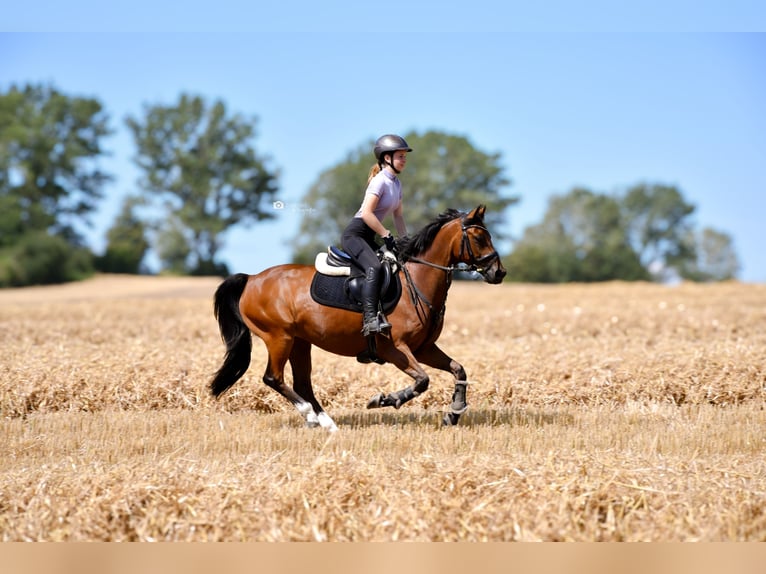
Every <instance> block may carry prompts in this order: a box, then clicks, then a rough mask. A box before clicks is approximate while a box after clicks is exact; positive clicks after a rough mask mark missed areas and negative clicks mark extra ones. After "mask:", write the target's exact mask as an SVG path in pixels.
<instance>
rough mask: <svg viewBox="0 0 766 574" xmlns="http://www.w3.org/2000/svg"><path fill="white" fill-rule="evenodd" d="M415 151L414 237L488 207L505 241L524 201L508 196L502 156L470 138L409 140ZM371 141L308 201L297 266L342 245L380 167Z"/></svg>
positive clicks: (411, 174) (409, 211) (408, 194)
mask: <svg viewBox="0 0 766 574" xmlns="http://www.w3.org/2000/svg"><path fill="white" fill-rule="evenodd" d="M404 138H405V139H406V140H407V143H409V144H410V146H411V147H412V148H413V149H414V152H413V153H411V154H410V155H409V156H408V158H407V169H406V170H405V171H404V172H403V173H402V175H401V180H402V185H403V189H404V204H405V206H404V208H405V213H404V218H405V221H406V223H407V228H408V230H409V231H410V232H414V231H417V230H418V229H420V228H421V227H422V226H423V225H425V224H426V223H428V222H429V221H431V219H433V218H434V217H435V216H436V215H438V214H439V213H441V212H442V211H444V210H446V209H447V208H450V207H453V208H456V209H464V210H469V209H473V208H474V207H476V206H477V205H478V204H480V203H483V204H485V205H487V217H486V221H487V224H488V225H489V227H490V229H492V230H493V233H494V234H495V237H496V239H498V240H502V239H503V237H504V236H503V234H502V233H501V231H502V224H504V223H505V209H506V208H507V207H508V206H510V205H513V204H514V203H516V202H517V201H518V198H517V197H512V196H508V195H504V194H503V192H504V190H505V188H506V187H508V186H509V185H510V183H511V182H510V180H508V179H507V178H506V176H505V174H504V169H503V167H502V165H501V161H500V160H501V157H500V154H499V153H485V152H483V151H481V150H479V149H477V148H476V147H474V146H473V144H472V143H471V142H470V141H469V140H468V139H467V138H465V137H462V136H457V135H450V134H446V133H443V132H437V131H429V132H426V133H424V134H422V135H421V134H418V133H416V132H411V133H407V134H405V135H404ZM373 145H374V141H372V140H370V141H368V142H366V143H364V144H363V145H361V146H359V147H358V148H357V149H355V150H353V151H352V152H350V153H349V154H348V155H347V156H346V158H345V159H344V160H343V161H342V162H340V163H338V164H337V165H336V166H334V167H332V168H330V169H328V170H326V171H324V172H323V173H321V174H320V175H319V178H318V179H317V181H316V182H315V183H314V184H313V185H312V186H311V187H310V188H309V190H308V192H307V193H306V195H305V196H304V198H303V206H304V209H303V218H302V220H301V224H300V229H299V232H298V235H297V236H296V237H295V238H294V239H293V241H292V246H293V261H295V262H299V263H310V262H313V260H314V256H315V255H316V253H317V252H318V251H323V250H324V249H326V247H327V245H328V244H332V243H336V244H337V243H338V241H339V240H340V235H341V232H342V231H343V229H344V228H345V227H346V225H347V224H348V222H349V221H350V219H351V218H352V217H353V215H354V213H355V212H356V211H357V210H358V209H359V206H360V205H361V203H362V198H363V196H364V190H365V188H366V187H367V175H368V173H369V170H370V168H371V167H372V165H373V164H374V163H375V158H374V156H373V154H372V148H373Z"/></svg>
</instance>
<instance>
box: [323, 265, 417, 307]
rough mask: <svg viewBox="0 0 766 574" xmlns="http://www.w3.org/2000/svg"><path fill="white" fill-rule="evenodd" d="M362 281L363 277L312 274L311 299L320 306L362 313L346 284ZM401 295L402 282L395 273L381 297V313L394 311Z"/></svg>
mask: <svg viewBox="0 0 766 574" xmlns="http://www.w3.org/2000/svg"><path fill="white" fill-rule="evenodd" d="M354 280H359V281H363V280H364V278H363V277H352V278H349V277H331V276H329V275H322V274H321V273H314V279H312V281H311V298H312V299H314V301H316V302H317V303H319V304H320V305H327V306H328V307H336V308H338V309H345V310H347V311H355V312H357V313H361V312H362V303H361V302H360V301H358V300H357V299H356V298H355V297H353V296H352V295H351V294H350V291H353V289H350V288H349V287H348V286H347V285H346V284H347V283H348V282H349V281H354ZM401 294H402V282H401V281H400V280H399V274H398V273H396V274H394V276H393V277H392V278H391V284H390V285H389V287H388V290H387V291H386V292H385V293H383V296H382V297H381V301H380V303H381V306H382V307H383V312H384V313H386V314H388V313H390V312H391V311H393V310H394V308H395V307H396V304H397V303H398V302H399V297H400V296H401Z"/></svg>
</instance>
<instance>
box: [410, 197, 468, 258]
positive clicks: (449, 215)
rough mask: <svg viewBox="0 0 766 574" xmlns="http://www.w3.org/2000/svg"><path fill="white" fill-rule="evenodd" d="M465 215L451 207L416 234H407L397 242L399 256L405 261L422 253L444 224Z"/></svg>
mask: <svg viewBox="0 0 766 574" xmlns="http://www.w3.org/2000/svg"><path fill="white" fill-rule="evenodd" d="M465 215H466V214H465V213H463V212H462V211H458V210H457V209H451V208H450V209H448V210H447V211H445V212H444V213H441V214H439V215H437V216H436V218H434V220H433V221H431V223H428V224H426V226H425V227H423V229H421V230H420V231H418V232H417V233H416V234H415V235H407V236H405V237H402V238H400V239H399V240H398V241H397V242H396V247H397V249H398V250H399V256H400V257H401V258H402V260H403V261H407V260H408V259H409V258H410V257H416V256H418V255H420V254H421V253H423V252H424V251H425V250H426V249H428V248H429V247H430V246H431V243H433V241H434V239H435V238H436V234H437V233H439V230H440V229H441V228H442V227H444V225H446V224H447V223H449V222H450V221H453V220H455V219H457V218H458V217H465Z"/></svg>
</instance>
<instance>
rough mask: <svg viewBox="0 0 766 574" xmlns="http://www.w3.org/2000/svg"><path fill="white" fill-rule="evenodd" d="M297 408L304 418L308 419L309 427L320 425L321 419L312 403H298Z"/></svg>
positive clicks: (307, 424)
mask: <svg viewBox="0 0 766 574" xmlns="http://www.w3.org/2000/svg"><path fill="white" fill-rule="evenodd" d="M295 408H296V409H298V412H299V413H301V415H302V416H303V418H304V419H305V420H306V426H307V427H311V428H313V427H316V426H319V419H318V418H317V415H316V413H315V412H314V407H312V406H311V403H308V402H306V403H296V404H295Z"/></svg>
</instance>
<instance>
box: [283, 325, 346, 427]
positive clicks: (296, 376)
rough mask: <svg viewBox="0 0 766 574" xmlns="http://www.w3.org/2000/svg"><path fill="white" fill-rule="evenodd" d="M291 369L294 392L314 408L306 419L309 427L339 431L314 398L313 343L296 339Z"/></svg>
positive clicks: (291, 357) (291, 353) (291, 356)
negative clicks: (312, 381)
mask: <svg viewBox="0 0 766 574" xmlns="http://www.w3.org/2000/svg"><path fill="white" fill-rule="evenodd" d="M290 367H291V368H292V370H293V390H295V392H296V393H298V395H300V396H301V397H303V398H304V399H306V400H307V401H308V402H309V403H311V406H312V407H313V411H312V413H310V415H313V417H312V416H310V415H309V416H307V417H306V425H307V426H310V427H311V426H317V425H319V426H321V427H322V428H326V429H327V430H330V431H336V430H338V427H337V426H336V425H335V422H334V421H333V420H332V419H331V418H330V415H328V414H327V413H326V412H325V410H324V409H323V408H322V405H320V404H319V401H318V400H317V398H316V397H315V396H314V389H313V388H312V386H311V343H309V342H308V341H305V340H303V339H295V341H294V342H293V348H292V351H291V352H290Z"/></svg>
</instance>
